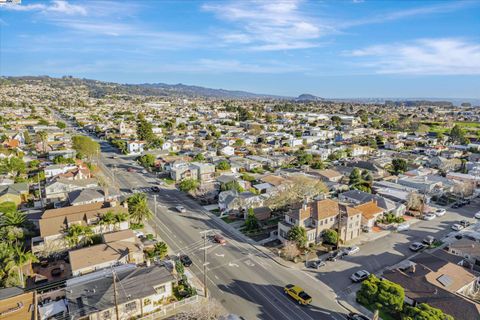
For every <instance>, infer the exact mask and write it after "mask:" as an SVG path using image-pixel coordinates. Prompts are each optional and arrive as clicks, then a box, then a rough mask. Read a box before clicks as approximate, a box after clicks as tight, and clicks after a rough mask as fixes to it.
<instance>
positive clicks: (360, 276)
mask: <svg viewBox="0 0 480 320" xmlns="http://www.w3.org/2000/svg"><path fill="white" fill-rule="evenodd" d="M369 275H370V272H368V271H367V270H359V271H357V272H355V273H354V274H352V275H351V276H350V279H351V280H352V281H353V282H362V281H363V280H365V279H367V278H368V276H369Z"/></svg>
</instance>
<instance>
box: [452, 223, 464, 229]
mask: <svg viewBox="0 0 480 320" xmlns="http://www.w3.org/2000/svg"><path fill="white" fill-rule="evenodd" d="M463 228H464V226H462V225H461V224H458V223H455V224H453V225H452V230H455V231H460V230H462V229H463Z"/></svg>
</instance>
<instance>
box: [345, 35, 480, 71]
mask: <svg viewBox="0 0 480 320" xmlns="http://www.w3.org/2000/svg"><path fill="white" fill-rule="evenodd" d="M347 55H350V56H353V57H357V58H359V59H361V60H362V62H361V64H362V65H363V66H365V67H367V68H372V69H374V70H375V71H376V72H377V73H381V74H415V75H478V74H480V44H479V43H471V42H467V41H465V40H463V39H455V38H443V39H419V40H416V41H413V42H410V43H394V44H385V45H377V46H371V47H367V48H364V49H359V50H354V51H352V52H349V53H347Z"/></svg>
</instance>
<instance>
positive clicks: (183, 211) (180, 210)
mask: <svg viewBox="0 0 480 320" xmlns="http://www.w3.org/2000/svg"><path fill="white" fill-rule="evenodd" d="M175 209H177V211H178V212H181V213H185V212H187V210H186V209H185V207H184V206H176V207H175Z"/></svg>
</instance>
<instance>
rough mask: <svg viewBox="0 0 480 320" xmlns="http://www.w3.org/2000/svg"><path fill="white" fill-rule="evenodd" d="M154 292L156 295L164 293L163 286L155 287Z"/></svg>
mask: <svg viewBox="0 0 480 320" xmlns="http://www.w3.org/2000/svg"><path fill="white" fill-rule="evenodd" d="M155 291H156V292H157V293H165V291H166V288H165V285H162V286H158V287H155Z"/></svg>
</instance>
